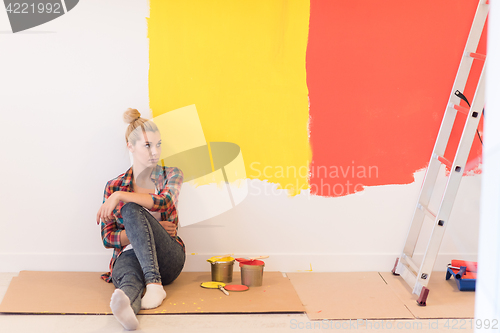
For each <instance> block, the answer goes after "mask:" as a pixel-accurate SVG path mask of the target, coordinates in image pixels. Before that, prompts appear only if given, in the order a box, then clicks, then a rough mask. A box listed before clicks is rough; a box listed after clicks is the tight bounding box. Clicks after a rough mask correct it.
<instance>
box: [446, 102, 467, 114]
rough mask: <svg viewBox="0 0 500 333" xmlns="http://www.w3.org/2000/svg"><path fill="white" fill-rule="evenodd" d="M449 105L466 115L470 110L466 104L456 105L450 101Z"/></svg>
mask: <svg viewBox="0 0 500 333" xmlns="http://www.w3.org/2000/svg"><path fill="white" fill-rule="evenodd" d="M449 107H450V108H453V109H455V110H457V111H458V112H462V113H463V114H465V115H468V114H469V111H470V108H469V107H467V106H461V105H456V104H453V103H450V105H449Z"/></svg>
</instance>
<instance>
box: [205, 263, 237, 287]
mask: <svg viewBox="0 0 500 333" xmlns="http://www.w3.org/2000/svg"><path fill="white" fill-rule="evenodd" d="M231 259H232V260H224V261H212V262H210V265H211V266H212V281H217V282H224V283H227V282H232V281H233V266H234V258H231Z"/></svg>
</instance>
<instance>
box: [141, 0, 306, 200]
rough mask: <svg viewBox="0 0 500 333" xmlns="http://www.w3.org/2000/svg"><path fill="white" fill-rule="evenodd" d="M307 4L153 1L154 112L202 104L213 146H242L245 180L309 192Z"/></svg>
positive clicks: (151, 77) (264, 0) (293, 191)
mask: <svg viewBox="0 0 500 333" xmlns="http://www.w3.org/2000/svg"><path fill="white" fill-rule="evenodd" d="M308 26H309V1H302V0H294V1H283V0H280V1H278V0H261V1H234V0H230V1H220V0H217V1H206V0H197V1H193V0H185V1H170V0H169V1H167V0H151V1H150V18H149V19H148V37H149V40H150V49H149V61H150V63H149V65H150V68H149V94H150V96H149V97H150V107H151V109H152V111H153V116H159V115H161V114H163V113H165V112H168V111H171V110H174V109H177V108H180V107H183V106H186V105H191V104H195V105H196V108H197V110H198V114H199V117H200V121H201V124H202V127H203V130H204V133H205V138H206V140H207V142H215V141H224V142H233V143H235V144H237V145H239V146H240V147H241V151H242V154H243V158H244V160H245V167H246V173H247V177H248V178H254V179H261V180H266V179H267V180H268V181H269V182H271V183H278V184H279V185H280V188H287V189H289V194H290V195H294V194H296V193H298V191H299V190H300V189H307V188H308V187H309V185H308V176H307V173H308V167H309V162H310V161H311V147H310V145H309V138H308V121H309V108H308V90H307V85H306V66H305V59H306V47H307V36H308Z"/></svg>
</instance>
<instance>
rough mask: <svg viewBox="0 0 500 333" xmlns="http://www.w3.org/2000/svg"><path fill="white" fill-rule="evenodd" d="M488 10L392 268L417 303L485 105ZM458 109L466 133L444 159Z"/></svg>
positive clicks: (473, 37) (478, 19)
mask: <svg viewBox="0 0 500 333" xmlns="http://www.w3.org/2000/svg"><path fill="white" fill-rule="evenodd" d="M488 11H489V3H488V0H480V1H479V4H478V7H477V10H476V14H475V16H474V21H473V23H472V27H471V30H470V33H469V37H468V39H467V44H466V46H465V50H464V54H463V56H462V60H461V62H460V66H459V69H458V72H457V76H456V78H455V82H454V84H453V88H452V91H451V95H450V98H449V101H448V104H447V106H446V110H445V114H444V117H443V120H442V122H441V127H440V129H439V133H438V136H437V139H436V143H435V145H434V150H433V152H432V156H431V159H430V162H429V166H428V168H427V172H426V174H425V178H424V182H423V184H422V188H421V190H420V195H419V198H418V201H417V205H416V207H415V211H414V213H413V218H412V221H411V225H410V229H409V230H408V235H407V237H406V242H405V245H404V247H403V251H402V253H401V255H400V257H399V258H398V259H396V263H395V265H394V269H393V270H392V273H393V274H395V275H401V277H402V278H403V279H404V280H405V281H406V282H407V283H408V285H409V286H410V287H412V288H413V294H416V295H419V298H418V300H417V303H418V304H419V305H421V306H425V305H426V299H427V296H428V294H429V289H428V288H427V284H428V282H429V279H430V276H431V272H432V269H433V267H434V263H435V261H436V258H437V255H438V251H439V247H440V246H441V241H442V239H443V235H444V232H445V230H446V226H447V225H448V223H449V217H450V214H451V210H452V208H453V203H454V201H455V197H456V195H457V192H458V188H459V186H460V181H461V179H462V174H463V173H464V170H465V164H466V163H467V158H468V156H469V152H470V149H471V146H472V142H473V140H474V137H475V134H476V130H477V126H478V124H479V120H480V118H481V113H482V111H483V108H484V88H485V79H484V72H485V71H484V68H485V67H486V55H482V54H478V53H476V49H477V46H478V44H479V39H480V38H481V34H482V31H483V27H484V25H485V22H486V17H487V15H488ZM474 59H477V60H482V61H484V65H483V69H482V72H481V76H480V79H479V82H478V84H477V88H476V92H475V95H474V99H473V101H472V105H471V106H470V108H469V107H464V106H461V105H460V101H461V100H462V99H463V100H465V101H466V102H467V104H469V103H468V101H467V99H466V98H465V96H463V94H462V92H463V91H464V88H465V85H466V83H467V79H468V77H469V73H470V70H471V67H472V63H473V60H474ZM457 112H461V113H464V114H465V115H466V117H467V120H466V123H465V126H464V129H463V131H462V136H461V138H460V143H459V145H458V148H457V152H456V155H455V158H454V160H453V162H451V161H448V160H447V159H446V158H444V153H445V150H446V146H447V144H448V140H449V138H450V134H451V130H452V128H453V124H454V122H455V116H456V115H457ZM441 164H444V165H446V166H448V167H449V168H450V175H449V177H448V180H447V183H446V188H445V190H444V194H443V196H442V198H441V202H440V205H439V209H438V211H437V213H436V212H432V211H431V210H429V208H428V205H429V202H430V200H431V196H432V193H433V191H434V185H435V183H436V178H437V176H438V173H439V169H440V167H441ZM426 216H427V217H429V218H431V219H432V220H433V221H434V225H433V227H432V233H431V236H430V239H429V241H428V244H427V248H426V251H425V254H424V257H423V260H422V263H421V265H420V267H419V266H418V265H417V264H416V263H415V261H414V259H413V254H414V251H415V247H416V245H417V241H418V238H419V236H420V233H421V229H422V224H423V222H424V218H425V217H426Z"/></svg>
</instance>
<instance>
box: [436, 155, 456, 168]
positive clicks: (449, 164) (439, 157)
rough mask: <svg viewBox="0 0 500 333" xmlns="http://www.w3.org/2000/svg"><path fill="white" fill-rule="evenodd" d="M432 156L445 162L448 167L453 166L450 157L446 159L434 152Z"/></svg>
mask: <svg viewBox="0 0 500 333" xmlns="http://www.w3.org/2000/svg"><path fill="white" fill-rule="evenodd" d="M432 157H434V158H435V159H437V160H439V162H441V163H443V164H444V165H446V166H447V167H449V168H451V166H452V163H451V162H450V161H449V160H448V159H446V158H445V157H443V156H439V155H437V154H436V153H433V154H432Z"/></svg>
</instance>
